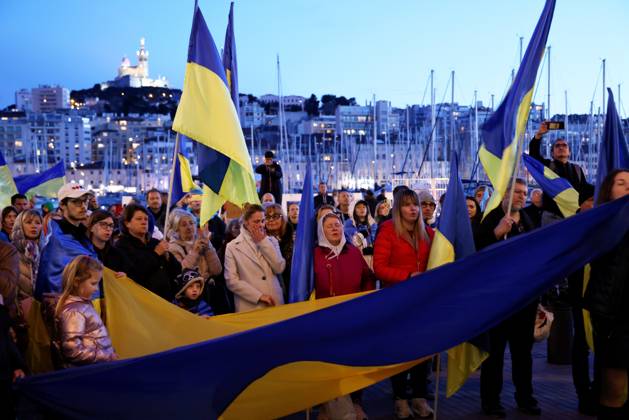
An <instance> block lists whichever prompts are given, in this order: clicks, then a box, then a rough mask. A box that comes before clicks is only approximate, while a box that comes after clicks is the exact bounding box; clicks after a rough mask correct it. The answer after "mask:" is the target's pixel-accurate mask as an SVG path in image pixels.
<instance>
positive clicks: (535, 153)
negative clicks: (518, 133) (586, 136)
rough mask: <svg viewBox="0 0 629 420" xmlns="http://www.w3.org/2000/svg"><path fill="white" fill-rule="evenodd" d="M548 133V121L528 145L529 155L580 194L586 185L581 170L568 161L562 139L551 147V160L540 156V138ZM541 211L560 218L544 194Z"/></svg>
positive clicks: (567, 152)
mask: <svg viewBox="0 0 629 420" xmlns="http://www.w3.org/2000/svg"><path fill="white" fill-rule="evenodd" d="M547 132H548V121H544V122H542V124H541V125H540V127H539V130H537V133H535V137H533V139H532V140H531V142H530V143H529V155H530V156H531V157H532V158H534V159H536V160H538V161H539V162H541V163H542V164H543V165H544V166H546V167H548V168H550V170H552V171H553V172H555V173H556V174H557V175H559V176H560V177H562V178H564V179H566V180H567V181H568V182H569V183H570V185H572V187H573V188H574V189H575V190H577V193H581V191H582V189H583V188H584V187H585V185H586V184H588V182H587V180H586V179H585V174H584V173H583V169H581V167H580V166H579V165H577V164H574V163H571V162H570V161H569V160H570V147H569V146H568V143H567V142H566V139H564V138H558V139H557V140H555V142H554V143H553V145H552V149H551V157H552V159H546V158H544V157H543V156H542V153H541V145H542V137H543V136H544V134H546V133H547ZM542 201H543V209H544V211H548V212H551V213H553V214H555V215H557V216H562V214H561V211H560V210H559V207H557V203H555V201H554V200H553V199H552V197H551V196H549V195H548V194H546V193H544V195H543V200H542Z"/></svg>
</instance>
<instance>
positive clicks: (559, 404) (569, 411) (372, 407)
mask: <svg viewBox="0 0 629 420" xmlns="http://www.w3.org/2000/svg"><path fill="white" fill-rule="evenodd" d="M444 356H445V353H444ZM434 379H435V378H433V384H434ZM440 382H441V384H440V388H441V394H440V400H439V412H438V418H439V419H466V420H477V419H478V420H481V419H482V420H486V419H488V418H489V417H486V416H484V415H483V414H482V413H481V410H480V375H479V373H478V372H477V373H475V374H474V375H473V376H472V377H471V378H470V379H469V380H468V382H467V383H466V384H465V386H464V387H463V388H462V389H461V390H460V391H459V392H458V393H457V394H456V395H454V396H453V397H452V398H449V399H446V398H445V372H444V371H442V372H441V381H440ZM533 388H534V390H535V397H536V398H537V399H538V400H539V403H540V407H541V409H542V416H541V417H531V416H526V415H524V414H522V413H520V412H518V411H517V408H516V404H515V400H514V399H513V393H514V388H513V385H512V383H511V361H510V357H509V355H508V354H507V356H506V357H505V382H504V389H503V392H502V404H503V405H504V407H505V408H506V409H507V418H508V419H518V420H521V419H527V420H531V419H539V418H542V419H566V420H577V419H578V420H588V419H593V417H587V416H583V415H580V414H579V413H578V411H577V398H576V394H575V392H574V386H573V385H572V375H571V373H570V366H569V365H567V366H559V365H551V364H548V363H547V362H546V342H543V343H539V344H536V345H535V347H534V349H533ZM363 402H364V408H365V411H366V412H367V415H368V416H369V419H370V420H388V419H395V416H394V415H393V403H392V396H391V387H390V383H389V381H388V380H386V381H382V382H379V383H377V384H375V385H373V386H371V387H369V388H367V389H366V390H365V392H364V394H363ZM304 418H305V415H304V414H295V415H293V416H290V419H291V420H293V419H294V420H297V419H304ZM311 419H316V415H314V413H313V415H311Z"/></svg>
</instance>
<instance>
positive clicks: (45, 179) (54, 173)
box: [15, 160, 66, 198]
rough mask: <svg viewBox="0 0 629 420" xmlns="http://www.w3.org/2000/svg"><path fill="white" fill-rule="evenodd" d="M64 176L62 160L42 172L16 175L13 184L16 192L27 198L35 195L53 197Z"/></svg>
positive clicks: (55, 195)
mask: <svg viewBox="0 0 629 420" xmlns="http://www.w3.org/2000/svg"><path fill="white" fill-rule="evenodd" d="M65 177H66V167H65V163H64V162H63V160H62V161H60V162H58V163H57V164H56V165H55V166H53V167H52V168H50V169H48V170H46V171H44V172H41V173H38V174H37V173H35V174H27V175H20V176H16V177H15V185H16V187H17V190H18V192H19V193H20V194H24V195H26V196H27V197H28V198H31V197H33V196H36V195H37V196H40V197H48V198H55V197H57V192H58V191H59V188H61V187H62V186H63V184H65Z"/></svg>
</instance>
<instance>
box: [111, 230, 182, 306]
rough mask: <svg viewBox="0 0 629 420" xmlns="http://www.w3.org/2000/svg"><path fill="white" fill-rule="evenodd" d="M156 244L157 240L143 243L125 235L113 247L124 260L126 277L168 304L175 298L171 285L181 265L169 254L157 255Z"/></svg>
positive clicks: (172, 285) (179, 271)
mask: <svg viewBox="0 0 629 420" xmlns="http://www.w3.org/2000/svg"><path fill="white" fill-rule="evenodd" d="M158 244H159V241H158V240H157V239H153V238H151V239H149V241H148V242H147V243H144V242H142V241H141V240H139V239H138V238H135V237H133V236H131V235H130V234H128V233H125V234H123V235H122V236H121V237H120V239H118V241H117V242H116V245H114V246H115V248H117V249H118V251H119V252H120V253H121V254H122V255H123V256H124V258H125V264H124V265H125V270H123V271H124V272H125V273H127V276H128V277H129V278H130V279H132V280H133V281H135V282H136V283H138V284H139V285H140V286H143V287H145V288H147V289H148V290H150V291H151V292H153V293H155V294H156V295H158V296H160V297H162V298H163V299H166V300H167V301H169V302H170V301H172V300H173V298H174V297H175V290H174V284H173V283H174V280H175V277H177V275H178V274H179V273H181V264H179V262H178V261H177V259H176V258H175V257H174V256H172V255H170V254H169V253H166V254H164V255H162V256H159V255H157V253H155V251H154V249H155V247H156V246H157V245H158Z"/></svg>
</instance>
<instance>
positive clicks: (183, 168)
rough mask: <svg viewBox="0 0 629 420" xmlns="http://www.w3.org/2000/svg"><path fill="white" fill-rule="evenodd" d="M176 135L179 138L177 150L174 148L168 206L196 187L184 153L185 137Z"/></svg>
mask: <svg viewBox="0 0 629 420" xmlns="http://www.w3.org/2000/svg"><path fill="white" fill-rule="evenodd" d="M178 136H179V138H178V139H177V141H176V149H177V150H175V165H174V172H173V185H172V188H171V193H170V202H169V203H168V206H169V207H170V206H172V205H173V204H175V203H176V202H177V201H179V200H181V199H182V198H183V197H184V196H185V195H186V193H188V192H190V191H192V190H193V189H195V188H197V185H196V184H195V183H194V180H193V179H192V172H191V171H190V161H189V160H188V157H187V156H186V153H185V151H186V143H187V137H186V136H184V135H181V134H178Z"/></svg>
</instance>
